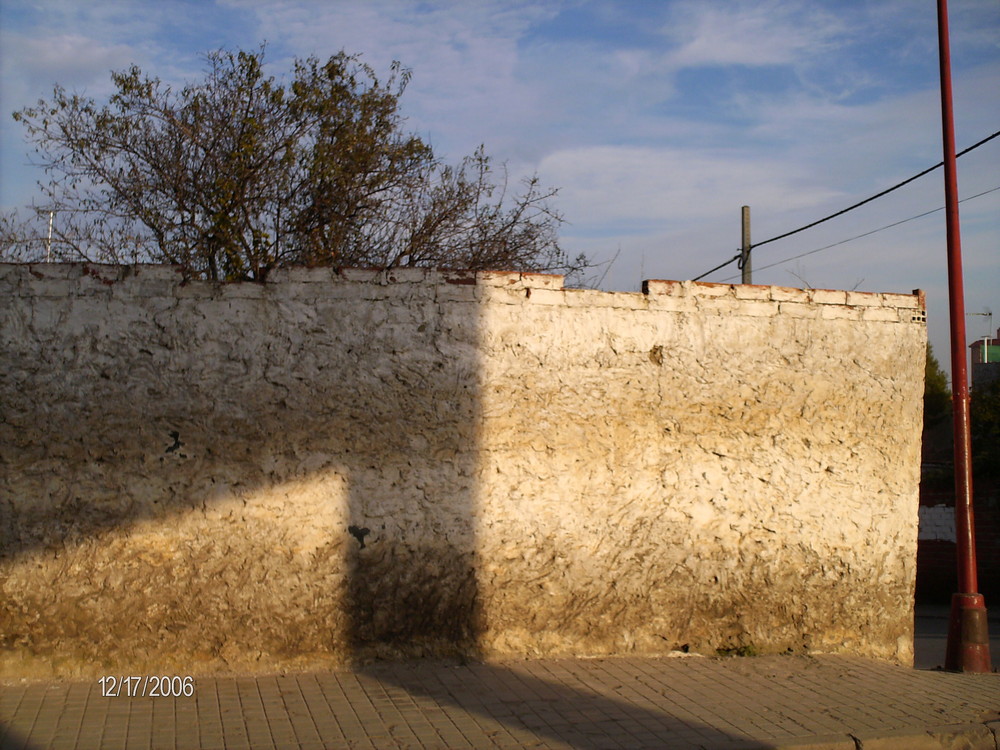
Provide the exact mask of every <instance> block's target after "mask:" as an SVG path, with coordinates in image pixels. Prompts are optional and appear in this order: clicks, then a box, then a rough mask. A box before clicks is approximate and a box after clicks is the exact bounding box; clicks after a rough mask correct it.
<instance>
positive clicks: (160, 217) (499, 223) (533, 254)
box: [0, 47, 586, 280]
mask: <svg viewBox="0 0 1000 750" xmlns="http://www.w3.org/2000/svg"><path fill="white" fill-rule="evenodd" d="M207 63H208V64H207V70H206V75H205V77H204V79H203V80H201V81H199V82H197V83H192V84H188V85H186V86H184V87H183V88H182V89H181V90H179V91H175V90H174V89H172V88H171V87H170V86H168V85H166V84H164V83H163V82H162V81H160V80H159V79H157V78H150V77H148V76H146V75H145V74H143V73H142V71H140V70H139V68H138V67H135V66H133V67H131V68H129V69H128V70H126V71H122V72H116V73H113V74H112V81H113V83H114V87H115V93H114V94H113V95H112V96H111V97H110V99H109V101H108V102H107V103H106V104H103V105H99V104H98V103H97V102H95V101H94V100H93V99H89V98H84V97H81V96H78V95H76V94H69V93H67V92H66V91H65V90H64V89H63V88H62V87H60V86H56V87H55V89H54V91H53V96H52V99H51V100H50V101H44V100H43V101H39V102H38V104H37V105H36V106H34V107H28V108H25V109H23V110H21V111H19V112H16V113H14V118H15V119H16V120H18V121H19V122H21V123H23V125H24V126H25V128H26V130H27V134H28V138H29V140H30V141H32V142H33V143H34V144H35V147H36V154H37V155H38V157H37V158H38V163H39V165H40V166H43V167H44V168H45V169H46V171H47V172H48V175H49V177H50V179H49V181H47V182H44V183H40V188H41V190H42V191H43V193H44V195H45V200H44V201H43V202H41V203H39V204H38V205H36V207H35V211H36V214H37V216H36V218H35V219H34V220H29V221H28V222H25V223H20V222H18V221H17V219H16V217H12V216H8V217H5V223H0V233H2V234H0V242H2V243H3V244H2V245H0V253H3V254H4V255H5V256H6V257H7V258H8V259H16V260H29V259H38V258H39V257H41V256H44V255H45V252H46V249H48V250H51V251H52V252H53V254H54V255H55V256H56V257H57V258H60V259H87V260H98V261H105V262H136V261H151V262H164V263H177V264H180V265H181V266H183V267H184V268H185V269H188V271H189V272H190V273H191V274H193V275H200V276H202V277H205V278H210V279H213V280H215V279H218V280H229V279H257V280H262V279H264V278H266V276H267V273H268V272H269V271H270V270H271V269H273V268H277V267H282V266H301V265H304V266H318V265H332V266H337V267H375V268H389V267H393V266H399V265H410V266H428V267H438V268H465V269H496V270H533V271H553V272H562V273H573V272H574V271H578V270H579V269H580V268H582V267H583V266H584V265H586V260H585V258H583V257H582V256H581V257H578V258H577V259H576V260H574V261H570V260H569V259H568V257H567V256H566V254H565V253H564V252H563V251H562V250H561V249H560V247H559V245H558V242H557V235H556V230H557V228H558V225H559V223H560V222H561V217H560V216H559V215H558V214H557V213H556V212H555V211H554V210H553V209H552V208H551V207H550V206H549V200H550V199H551V198H552V197H553V196H554V195H555V192H556V191H554V190H545V189H543V188H542V187H541V185H540V183H539V181H538V178H537V177H533V178H531V179H529V180H527V181H525V182H524V184H523V185H522V186H521V189H520V190H519V191H518V192H517V193H516V194H511V192H510V191H508V189H507V180H506V175H505V173H502V174H501V175H500V178H499V180H497V179H496V175H495V173H494V169H493V167H492V165H491V163H490V159H489V158H488V157H487V156H486V155H485V153H484V152H483V149H482V148H480V149H479V150H478V151H477V152H476V153H475V154H473V155H471V156H469V157H467V158H466V159H464V160H463V161H462V162H461V163H460V164H459V165H457V166H448V165H444V164H442V163H441V162H440V161H439V160H438V159H436V158H435V156H434V154H433V152H432V149H431V147H430V146H429V145H428V144H427V143H425V142H424V141H423V140H421V139H420V138H419V137H418V136H416V135H413V134H410V133H407V132H405V131H404V129H403V118H402V116H401V114H400V109H399V100H400V97H401V96H402V94H403V91H404V89H405V88H406V84H407V81H408V80H409V77H410V72H409V71H408V70H405V69H403V68H401V67H400V65H399V64H398V63H394V64H393V66H392V68H391V74H390V76H389V78H388V79H387V80H385V81H380V80H379V79H378V78H377V77H376V75H375V73H374V71H373V70H372V69H371V68H370V67H368V66H367V65H365V64H363V63H362V62H361V61H360V59H359V58H358V57H357V56H352V55H348V54H346V53H344V52H340V53H339V54H336V55H334V56H332V57H331V58H330V59H329V60H327V61H326V62H321V61H320V60H318V59H316V58H308V59H306V60H298V61H296V62H295V64H294V70H293V72H292V74H291V77H290V82H289V83H287V85H286V84H285V83H282V82H279V81H276V80H275V79H274V78H273V77H270V76H268V75H266V74H265V73H264V48H263V47H261V48H260V50H258V51H256V52H245V51H238V52H235V53H233V52H227V51H218V52H213V53H210V54H209V55H207ZM50 212H55V215H56V216H57V218H58V220H57V222H56V223H55V226H54V231H53V241H52V242H51V243H49V242H48V238H47V234H46V233H47V231H48V219H49V215H50ZM26 240H33V242H28V243H27V244H26Z"/></svg>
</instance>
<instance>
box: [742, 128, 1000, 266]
mask: <svg viewBox="0 0 1000 750" xmlns="http://www.w3.org/2000/svg"><path fill="white" fill-rule="evenodd" d="M998 135H1000V130H998V131H997V132H995V133H994V134H993V135H989V136H987V137H986V138H983V140H981V141H979V142H978V143H973V144H972V145H971V146H969V147H968V148H967V149H965V150H964V151H961V152H959V153H958V154H955V156H962V155H963V154H967V153H969V152H970V151H972V150H973V149H976V148H979V147H980V146H982V145H983V144H984V143H987V142H989V141H991V140H993V139H994V138H996V137H997V136H998ZM941 166H944V162H943V161H939V162H938V163H937V164H935V165H934V166H933V167H928V168H927V169H925V170H924V171H923V172H920V173H918V174H915V175H913V177H910V178H907V179H905V180H903V181H902V182H897V183H896V184H895V185H893V186H892V187H891V188H888V189H886V190H883V191H882V192H881V193H876V194H875V195H873V196H871V197H870V198H865V199H864V200H863V201H859V202H858V203H855V204H854V205H853V206H848V207H847V208H845V209H842V210H840V211H837V212H836V213H833V214H830V215H829V216H824V217H823V218H822V219H820V220H819V221H814V222H812V223H811V224H806V225H805V226H804V227H799V228H798V229H793V230H792V231H791V232H785V233H784V234H779V235H778V236H777V237H772V238H771V239H769V240H763V241H761V242H754V243H753V244H751V245H750V249H751V250H752V249H753V248H755V247H760V246H761V245H766V244H767V243H769V242H774V241H776V240H783V239H784V238H785V237H791V236H792V235H793V234H798V233H799V232H803V231H805V230H806V229H812V228H813V227H814V226H816V225H817V224H822V223H823V222H824V221H829V220H830V219H834V218H836V217H838V216H842V215H843V214H846V213H847V212H848V211H853V210H854V209H855V208H859V207H861V206H863V205H865V204H866V203H871V202H872V201H873V200H875V199H876V198H881V197H882V196H883V195H888V194H889V193H891V192H892V191H893V190H899V188H901V187H903V186H904V185H908V184H910V183H911V182H913V181H914V180H916V179H918V178H920V177H923V176H924V175H925V174H930V173H931V172H933V171H934V170H935V169H937V168H938V167H941Z"/></svg>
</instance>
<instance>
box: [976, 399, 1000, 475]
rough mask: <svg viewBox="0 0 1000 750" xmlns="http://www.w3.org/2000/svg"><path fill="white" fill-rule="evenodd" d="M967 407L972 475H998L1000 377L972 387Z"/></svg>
mask: <svg viewBox="0 0 1000 750" xmlns="http://www.w3.org/2000/svg"><path fill="white" fill-rule="evenodd" d="M969 411H970V415H969V416H970V421H971V432H972V465H973V468H974V469H975V472H976V479H986V478H987V477H989V478H1000V380H995V381H993V382H992V383H990V385H988V386H986V387H985V388H980V389H976V390H974V391H973V392H972V399H971V404H970V409H969Z"/></svg>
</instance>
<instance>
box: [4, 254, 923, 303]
mask: <svg viewBox="0 0 1000 750" xmlns="http://www.w3.org/2000/svg"><path fill="white" fill-rule="evenodd" d="M17 278H23V279H25V280H26V281H30V279H31V278H34V279H37V280H52V281H56V280H65V281H73V280H82V279H90V280H91V281H93V282H96V283H97V285H98V286H100V285H104V286H113V285H115V284H116V283H118V282H123V281H126V280H128V279H130V278H144V279H148V280H162V281H169V282H172V283H175V284H179V285H190V286H195V287H199V286H200V287H204V288H206V289H212V288H219V287H231V286H239V285H241V284H247V285H255V286H258V287H265V288H266V287H273V286H275V285H278V284H283V283H293V284H313V283H315V284H322V283H325V284H330V283H334V284H344V283H368V284H378V285H383V286H385V285H390V284H432V285H435V284H455V285H470V286H478V287H492V288H495V289H508V290H511V291H525V290H529V291H530V290H532V289H537V290H541V289H546V290H551V291H555V292H567V293H572V292H579V291H587V292H588V293H590V294H594V295H598V296H604V295H607V296H609V297H610V296H618V297H621V296H630V297H636V298H638V299H643V298H647V299H648V298H657V297H671V298H695V299H700V300H705V301H707V300H709V299H713V298H714V299H720V300H721V299H725V298H729V299H733V300H748V301H752V300H756V301H760V302H774V303H786V304H788V303H793V304H794V303H802V304H810V305H840V306H846V307H889V308H899V309H915V310H922V311H926V309H927V304H926V297H925V294H924V292H923V290H921V289H915V290H913V292H912V293H910V294H905V293H893V292H856V291H847V290H839V289H799V288H797V287H784V286H767V285H757V284H718V283H712V282H704V281H675V280H669V279H648V280H645V281H643V282H642V293H641V294H638V293H634V292H630V293H622V292H601V291H599V290H579V289H572V288H566V287H565V286H564V283H565V277H564V276H562V275H560V274H547V273H532V272H520V271H453V270H438V269H429V268H391V269H385V270H383V269H366V268H339V269H338V268H328V267H323V268H279V269H275V270H274V271H272V272H271V274H270V275H269V276H268V279H267V281H266V282H264V283H258V282H252V281H247V282H209V281H204V280H200V279H195V280H191V279H185V277H184V273H183V269H182V268H181V267H180V266H173V265H164V264H137V265H110V264H100V263H90V262H76V263H44V262H41V263H0V281H2V280H4V279H7V280H8V281H13V280H15V279H17ZM0 293H3V292H2V289H0Z"/></svg>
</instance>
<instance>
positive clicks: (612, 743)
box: [0, 657, 1000, 750]
mask: <svg viewBox="0 0 1000 750" xmlns="http://www.w3.org/2000/svg"><path fill="white" fill-rule="evenodd" d="M998 706H1000V675H956V674H949V673H940V672H938V673H935V672H918V671H913V670H906V669H903V668H900V667H893V666H891V665H886V664H880V663H878V662H871V661H867V660H863V659H854V658H851V657H802V658H799V657H760V658H756V659H726V660H714V659H698V658H694V659H655V658H654V659H644V658H639V657H625V658H614V659H592V660H571V659H562V660H539V661H533V662H514V663H506V664H473V665H468V666H464V667H459V666H455V665H448V664H441V663H436V662H423V663H409V664H393V665H375V666H373V667H372V668H366V669H365V670H364V671H361V672H356V673H351V672H335V673H324V674H304V675H281V676H262V677H259V678H256V679H254V678H245V677H241V678H237V679H226V678H213V679H203V680H198V682H197V690H196V693H195V696H194V697H191V698H160V699H151V698H131V699H130V698H122V697H119V698H104V697H102V696H100V694H99V688H95V687H94V683H92V682H91V683H70V684H63V683H52V684H36V685H15V686H7V687H2V688H0V725H6V734H5V735H3V736H4V739H3V740H2V747H3V748H4V750H7V748H8V747H15V746H19V745H23V744H24V743H25V742H30V744H31V746H32V747H39V746H41V747H45V746H58V747H67V748H72V749H73V750H79V748H83V747H90V746H93V747H97V746H100V747H111V746H117V747H128V746H141V747H163V748H165V749H166V748H177V749H180V748H186V747H195V746H197V747H219V748H222V747H226V748H232V747H250V746H253V747H276V748H284V747H324V746H330V747H377V748H379V750H385V748H393V747H401V748H402V747H414V748H451V747H455V748H458V747H474V748H479V747H483V748H486V747H552V748H565V747H576V748H583V749H585V750H595V749H596V748H600V747H627V748H635V747H643V746H648V747H658V748H669V747H678V748H687V747H698V746H701V745H704V746H708V747H719V748H725V747H728V748H733V749H735V748H750V747H768V748H783V749H784V748H787V749H788V750H791V749H792V748H796V749H797V750H798V748H802V750H805V749H806V748H808V750H853V748H854V740H853V739H851V737H849V736H848V735H849V734H853V735H854V736H855V737H857V738H858V739H859V741H860V742H861V743H862V746H863V747H864V748H868V749H869V750H870V748H878V747H882V748H890V747H900V748H904V747H905V748H908V750H918V747H920V746H926V747H934V748H940V747H948V748H950V747H955V748H956V749H957V748H958V747H967V748H978V747H979V746H980V744H982V746H983V747H989V749H990V750H996V742H995V737H994V729H991V727H990V726H987V725H986V724H984V723H983V722H984V721H987V720H988V719H990V718H997V717H1000V714H997V713H995V712H996V709H997V707H998ZM990 710H992V711H993V713H984V712H989V711H990ZM996 726H997V727H1000V720H998V721H997V722H996ZM927 727H930V728H932V729H934V733H933V734H928V732H927ZM935 727H936V729H935ZM928 742H933V743H934V744H933V745H931V744H927V743H928ZM962 742H965V743H966V744H965V745H962V744H960V743H962ZM53 743H55V744H54V745H53ZM915 743H917V744H915ZM949 743H950V744H949ZM969 743H973V744H969ZM989 743H992V744H989Z"/></svg>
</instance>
